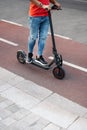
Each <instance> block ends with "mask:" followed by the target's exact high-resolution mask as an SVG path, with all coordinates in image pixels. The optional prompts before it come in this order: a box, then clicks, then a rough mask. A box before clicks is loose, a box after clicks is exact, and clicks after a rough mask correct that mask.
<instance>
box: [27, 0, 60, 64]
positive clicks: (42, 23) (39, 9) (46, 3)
mask: <svg viewBox="0 0 87 130" xmlns="http://www.w3.org/2000/svg"><path fill="white" fill-rule="evenodd" d="M50 3H52V4H54V5H56V6H57V7H58V8H61V5H60V3H58V2H57V1H56V0H30V8H29V28H30V34H29V39H28V62H29V63H31V62H32V60H33V59H32V57H33V49H34V46H35V43H36V39H37V38H38V54H37V58H36V60H37V62H39V63H41V64H43V65H45V64H47V61H45V59H44V58H43V51H44V47H45V43H46V38H47V35H48V29H49V17H48V11H47V10H46V9H48V10H49V9H50Z"/></svg>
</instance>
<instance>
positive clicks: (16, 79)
mask: <svg viewBox="0 0 87 130" xmlns="http://www.w3.org/2000/svg"><path fill="white" fill-rule="evenodd" d="M23 80H24V78H22V77H20V76H18V75H16V76H15V77H13V78H11V79H9V80H8V83H9V84H10V85H12V86H14V85H16V84H18V83H20V82H22V81H23Z"/></svg>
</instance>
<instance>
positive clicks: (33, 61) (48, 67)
mask: <svg viewBox="0 0 87 130" xmlns="http://www.w3.org/2000/svg"><path fill="white" fill-rule="evenodd" d="M26 63H27V64H32V65H35V66H37V67H40V68H43V69H46V70H48V69H50V66H49V64H46V65H44V64H42V63H40V62H39V61H37V60H36V59H33V60H32V62H28V60H26Z"/></svg>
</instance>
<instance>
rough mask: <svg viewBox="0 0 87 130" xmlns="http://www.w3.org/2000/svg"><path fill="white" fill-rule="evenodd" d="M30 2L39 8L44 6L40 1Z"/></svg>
mask: <svg viewBox="0 0 87 130" xmlns="http://www.w3.org/2000/svg"><path fill="white" fill-rule="evenodd" d="M30 2H33V3H34V4H35V5H37V6H39V7H42V6H43V4H42V3H41V2H40V1H38V0H30Z"/></svg>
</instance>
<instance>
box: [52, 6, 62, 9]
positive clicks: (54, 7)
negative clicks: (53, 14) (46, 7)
mask: <svg viewBox="0 0 87 130" xmlns="http://www.w3.org/2000/svg"><path fill="white" fill-rule="evenodd" d="M51 10H62V8H58V6H56V5H53V6H52V7H51Z"/></svg>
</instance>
